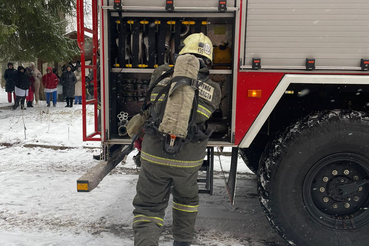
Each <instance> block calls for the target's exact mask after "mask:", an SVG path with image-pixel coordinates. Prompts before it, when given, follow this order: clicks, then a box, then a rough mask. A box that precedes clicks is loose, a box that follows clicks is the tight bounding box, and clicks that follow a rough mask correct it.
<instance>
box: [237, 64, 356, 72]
mask: <svg viewBox="0 0 369 246" xmlns="http://www.w3.org/2000/svg"><path fill="white" fill-rule="evenodd" d="M261 68H262V69H288V70H291V69H294V70H306V67H305V66H268V65H266V66H263V65H261ZM240 69H241V70H242V69H252V66H251V65H244V66H241V67H240ZM314 70H355V71H361V67H344V66H342V67H338V66H316V67H315V69H314ZM314 70H309V71H314Z"/></svg>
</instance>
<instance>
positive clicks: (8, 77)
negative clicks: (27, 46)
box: [4, 62, 17, 103]
mask: <svg viewBox="0 0 369 246" xmlns="http://www.w3.org/2000/svg"><path fill="white" fill-rule="evenodd" d="M16 72H17V71H16V70H15V69H14V67H13V63H11V62H9V63H8V69H6V70H5V73H4V79H5V81H6V83H5V91H6V92H7V93H8V102H9V103H11V102H12V94H13V97H14V101H15V93H14V77H15V75H16Z"/></svg>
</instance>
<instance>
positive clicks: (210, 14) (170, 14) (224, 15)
mask: <svg viewBox="0 0 369 246" xmlns="http://www.w3.org/2000/svg"><path fill="white" fill-rule="evenodd" d="M111 16H114V17H118V13H117V12H111ZM124 17H142V12H124ZM145 17H146V18H148V17H158V18H159V17H166V18H171V17H199V13H193V12H192V13H182V12H181V13H178V12H165V13H162V12H161V13H145ZM206 17H209V18H232V17H234V13H232V12H231V13H223V12H219V13H213V12H208V13H206Z"/></svg>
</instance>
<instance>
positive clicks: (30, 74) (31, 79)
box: [26, 67, 35, 108]
mask: <svg viewBox="0 0 369 246" xmlns="http://www.w3.org/2000/svg"><path fill="white" fill-rule="evenodd" d="M26 74H27V76H28V80H29V83H30V85H29V89H28V96H27V97H26V100H27V108H33V105H32V103H33V93H34V91H35V86H34V84H35V78H34V77H33V71H32V69H31V68H30V67H27V68H26Z"/></svg>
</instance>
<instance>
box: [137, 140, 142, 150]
mask: <svg viewBox="0 0 369 246" xmlns="http://www.w3.org/2000/svg"><path fill="white" fill-rule="evenodd" d="M135 148H136V149H137V150H138V151H141V148H142V138H138V139H137V140H136V141H135Z"/></svg>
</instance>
